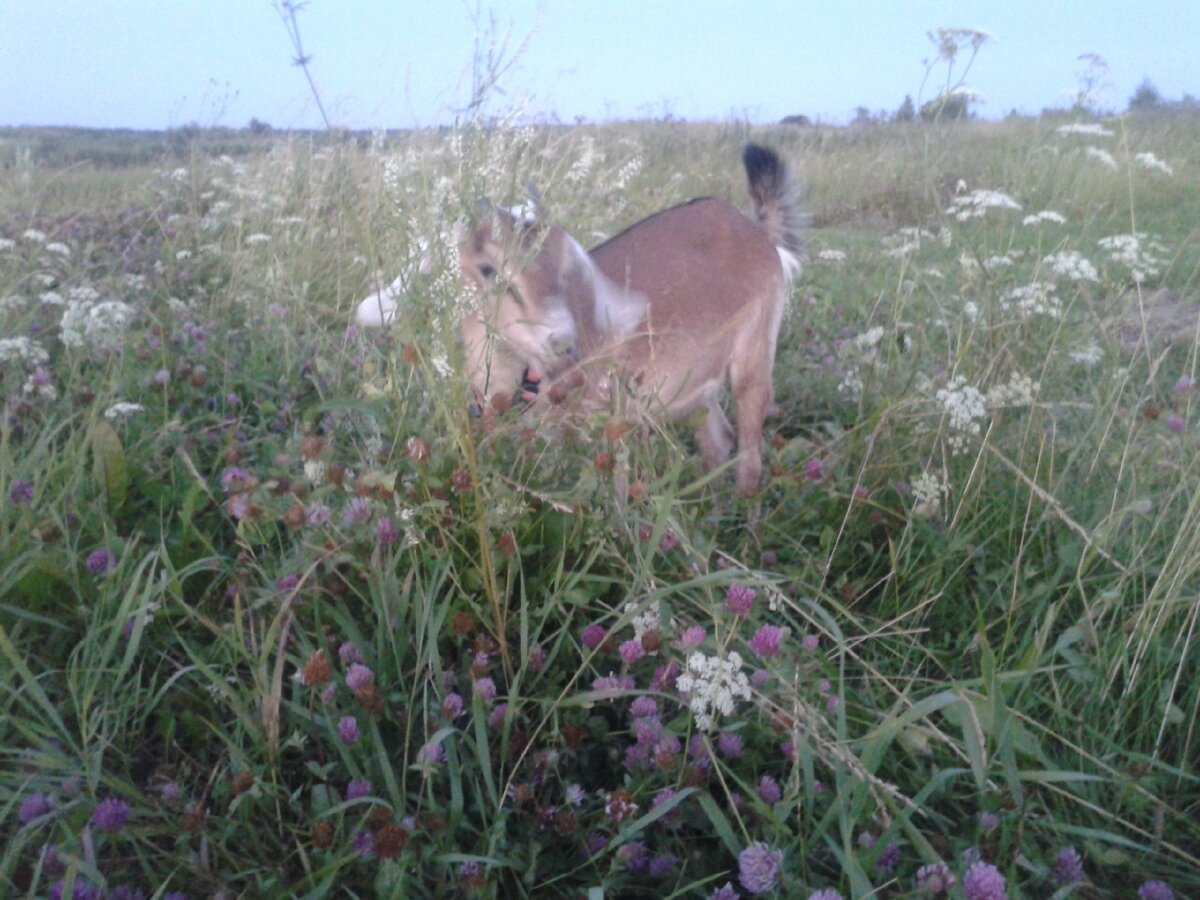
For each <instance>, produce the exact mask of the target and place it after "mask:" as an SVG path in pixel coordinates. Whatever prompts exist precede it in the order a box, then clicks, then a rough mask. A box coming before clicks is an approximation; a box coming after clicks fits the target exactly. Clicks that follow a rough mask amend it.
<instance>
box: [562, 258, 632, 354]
mask: <svg viewBox="0 0 1200 900" xmlns="http://www.w3.org/2000/svg"><path fill="white" fill-rule="evenodd" d="M567 240H569V241H570V242H571V252H572V253H573V254H574V256H575V259H576V261H577V262H578V263H579V265H580V267H581V268H582V269H583V270H584V271H585V272H586V273H587V277H588V278H589V279H590V280H591V282H592V294H593V296H592V317H593V319H594V324H595V326H596V330H597V331H598V332H600V333H601V334H603V335H604V336H605V337H617V338H623V337H628V336H629V335H631V334H633V333H634V332H635V331H637V329H638V328H639V327H640V326H641V324H642V322H643V321H644V320H645V318H646V307H647V306H648V305H649V301H648V300H647V299H646V295H645V294H642V293H639V292H638V291H630V290H626V289H625V288H623V287H621V286H620V285H618V284H616V283H614V282H613V281H612V280H611V279H609V278H608V277H607V276H605V274H604V273H603V272H601V271H600V270H599V269H597V268H596V264H595V263H594V262H593V261H592V257H591V256H590V255H589V254H588V252H587V251H586V250H584V249H583V247H581V246H580V245H579V242H578V241H576V240H575V238H573V237H571V236H570V235H568V236H567Z"/></svg>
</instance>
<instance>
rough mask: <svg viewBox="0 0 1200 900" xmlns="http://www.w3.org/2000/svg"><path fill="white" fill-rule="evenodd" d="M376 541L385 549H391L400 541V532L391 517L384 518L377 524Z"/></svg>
mask: <svg viewBox="0 0 1200 900" xmlns="http://www.w3.org/2000/svg"><path fill="white" fill-rule="evenodd" d="M375 539H376V540H378V541H379V543H380V544H382V545H383V546H384V547H390V546H391V545H392V544H394V543H396V541H398V540H400V530H399V529H398V528H397V527H396V523H395V522H393V521H392V519H391V517H390V516H383V517H382V518H380V520H379V521H378V522H376V523H375Z"/></svg>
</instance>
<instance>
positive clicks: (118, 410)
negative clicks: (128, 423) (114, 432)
mask: <svg viewBox="0 0 1200 900" xmlns="http://www.w3.org/2000/svg"><path fill="white" fill-rule="evenodd" d="M145 408H146V407H144V406H142V404H140V403H129V402H127V401H125V400H118V401H117V402H116V403H114V404H113V405H112V406H110V407H109V408H108V409H106V410H105V411H104V418H106V419H108V421H110V422H116V421H117V420H121V421H124V420H126V419H129V418H131V417H132V416H133V415H135V414H136V413H140V412H142V411H143V410H144V409H145Z"/></svg>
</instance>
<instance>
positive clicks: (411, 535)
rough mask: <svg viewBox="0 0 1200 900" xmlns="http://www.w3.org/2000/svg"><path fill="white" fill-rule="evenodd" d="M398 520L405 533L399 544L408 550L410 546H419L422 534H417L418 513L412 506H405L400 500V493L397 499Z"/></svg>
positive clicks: (401, 529)
mask: <svg viewBox="0 0 1200 900" xmlns="http://www.w3.org/2000/svg"><path fill="white" fill-rule="evenodd" d="M396 522H397V524H398V525H399V526H400V531H401V532H402V535H403V536H402V537H401V538H400V544H399V546H401V547H402V548H404V549H406V550H407V549H408V548H409V547H416V546H419V545H420V543H421V536H420V535H419V534H417V514H416V512H415V511H414V510H413V508H412V507H411V506H405V505H404V504H403V503H401V502H400V500H399V495H397V499H396Z"/></svg>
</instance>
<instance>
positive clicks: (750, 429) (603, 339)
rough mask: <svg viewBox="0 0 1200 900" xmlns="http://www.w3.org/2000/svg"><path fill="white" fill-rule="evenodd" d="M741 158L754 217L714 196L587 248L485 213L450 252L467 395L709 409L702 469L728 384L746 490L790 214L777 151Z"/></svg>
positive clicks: (715, 458)
mask: <svg viewBox="0 0 1200 900" xmlns="http://www.w3.org/2000/svg"><path fill="white" fill-rule="evenodd" d="M743 162H744V163H745V166H746V174H747V176H748V179H749V189H750V197H751V200H752V201H753V205H754V218H753V219H751V218H748V217H746V216H745V215H743V214H742V213H740V212H739V211H738V210H736V209H735V208H734V207H732V206H730V205H729V204H728V203H725V202H724V201H721V200H716V199H712V198H704V199H699V200H692V201H691V202H689V203H684V204H682V205H680V206H675V207H672V208H670V209H667V210H663V211H662V212H659V213H655V214H654V215H652V216H650V217H649V218H647V219H643V220H642V221H641V222H638V223H637V224H635V225H632V226H630V227H629V228H627V229H626V230H625V231H623V232H621V233H620V234H618V235H617V236H616V237H614V238H611V239H610V240H608V241H605V242H604V243H603V244H601V245H600V246H598V247H595V248H593V249H592V250H590V251H586V250H584V249H583V248H582V247H581V246H580V245H579V244H578V243H577V242H576V241H575V240H574V239H573V238H572V237H571V236H570V235H569V234H567V233H566V232H565V231H563V230H562V229H561V228H558V227H551V228H549V229H544V228H542V227H540V226H538V225H537V224H535V223H533V222H530V221H529V220H527V219H520V220H518V219H517V218H515V217H514V216H513V215H512V214H510V213H508V212H505V211H502V210H500V211H495V212H493V213H492V214H490V215H488V216H485V217H483V219H484V220H483V221H482V222H481V223H480V224H477V225H476V226H475V227H474V228H472V229H471V230H469V231H468V232H467V233H466V235H465V240H463V241H462V243H461V244H460V248H459V249H460V262H461V266H462V273H463V277H464V279H465V280H466V281H468V283H473V284H474V286H475V287H477V288H478V290H479V293H480V294H481V295H482V300H481V301H480V302H479V303H478V308H477V309H476V310H475V311H474V312H472V313H470V314H468V315H465V316H464V318H463V320H462V323H461V331H462V339H463V343H464V346H465V349H466V355H467V375H468V378H469V379H470V382H471V386H472V388H473V390H474V392H475V395H476V398H477V399H478V400H479V401H480V402H488V401H490V400H491V399H492V398H493V397H494V396H495V395H496V394H500V395H501V396H502V397H503V398H505V399H507V398H509V397H511V396H512V395H513V393H514V392H515V391H517V390H518V389H521V388H522V386H524V388H525V389H526V390H525V396H526V399H536V403H537V404H541V403H544V402H546V398H547V397H548V396H552V395H553V394H554V392H553V390H552V389H550V388H551V386H552V382H553V381H555V380H557V381H558V382H559V383H560V384H561V383H563V382H567V383H571V384H580V383H582V384H584V385H585V386H584V388H583V391H584V394H585V395H586V396H588V397H590V398H592V399H593V400H596V401H600V402H603V401H605V400H607V399H609V398H610V396H611V392H612V391H614V390H622V389H629V390H630V391H631V392H632V393H634V394H636V395H637V396H638V397H639V398H641V399H642V400H643V402H646V403H647V404H649V409H650V410H651V412H657V413H658V414H660V415H665V416H666V417H669V418H679V417H682V416H688V415H691V414H692V413H695V412H697V411H699V410H701V409H706V410H707V416H706V417H705V419H704V421H703V423H702V424H700V425H698V426H697V428H696V440H697V442H698V444H699V446H700V452H701V455H702V457H703V459H704V464H705V465H706V466H707V467H708V468H710V469H711V468H714V467H716V466H719V465H721V464H722V463H723V462H725V461H726V460H727V459H728V458H729V454H730V451H731V449H732V447H733V429H732V428H731V427H730V424H729V421H728V419H726V417H725V414H724V413H723V412H722V410H721V406H720V393H721V388H722V387H723V385H724V384H725V381H726V379H728V381H729V384H730V388H731V391H732V395H733V401H734V407H735V409H736V418H737V443H738V458H737V465H736V480H737V487H738V490H739V491H740V492H741V493H742V494H751V493H753V492H754V491H756V490H757V489H758V484H759V478H760V475H761V472H762V429H763V417H764V415H765V414H766V411H767V408H768V406H769V405H770V404H771V400H772V386H771V373H772V368H773V366H774V360H775V342H776V338H777V336H778V334H779V325H780V321H781V320H782V318H783V311H784V304H785V302H786V299H787V293H788V287H789V284H790V282H791V279H792V277H793V276H794V275H795V274H796V273H797V272H798V271H799V268H800V264H799V258H798V257H799V252H800V248H801V227H800V226H801V215H800V212H799V210H798V208H797V206H796V205H795V201H794V199H793V196H794V195H793V191H792V189H791V185H790V183H789V180H788V173H787V169H786V167H785V165H784V164H783V162H782V161H781V160H780V159H779V157H778V156H777V155H776V154H775V152H774V151H772V150H769V149H767V148H765V147H760V146H758V145H755V144H750V145H748V146H747V147H746V149H745V152H744V154H743ZM579 372H582V374H583V378H582V379H581V378H580V377H579V375H578V374H576V373H579ZM538 387H540V390H539V389H538ZM532 391H537V394H536V396H535V394H534V393H533V392H532ZM560 393H561V391H560Z"/></svg>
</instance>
